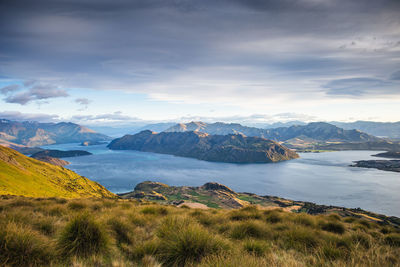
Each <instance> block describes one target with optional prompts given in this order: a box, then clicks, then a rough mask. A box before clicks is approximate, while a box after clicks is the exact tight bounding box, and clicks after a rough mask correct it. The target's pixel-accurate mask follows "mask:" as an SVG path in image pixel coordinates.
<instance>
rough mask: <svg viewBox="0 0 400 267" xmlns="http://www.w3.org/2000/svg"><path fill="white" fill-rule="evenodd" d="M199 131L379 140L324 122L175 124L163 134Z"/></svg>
mask: <svg viewBox="0 0 400 267" xmlns="http://www.w3.org/2000/svg"><path fill="white" fill-rule="evenodd" d="M185 131H199V132H203V133H208V134H221V135H227V134H244V135H246V136H256V137H262V138H266V139H271V140H275V141H282V142H284V141H288V140H290V139H294V138H298V139H311V140H314V141H330V142H366V141H377V140H379V138H377V137H374V136H372V135H369V134H366V133H363V132H360V131H358V130H344V129H342V128H339V127H336V126H334V125H332V124H329V123H325V122H313V123H309V124H307V125H293V126H290V127H279V128H273V129H260V128H255V127H247V126H243V125H240V124H237V123H229V124H227V123H222V122H216V123H211V124H208V123H204V122H190V123H187V124H183V123H181V124H177V125H175V126H173V127H170V128H168V129H167V130H165V132H185Z"/></svg>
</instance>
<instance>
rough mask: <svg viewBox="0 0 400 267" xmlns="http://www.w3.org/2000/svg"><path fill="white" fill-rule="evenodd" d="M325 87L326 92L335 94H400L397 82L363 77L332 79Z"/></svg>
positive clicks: (356, 95) (352, 95) (358, 95)
mask: <svg viewBox="0 0 400 267" xmlns="http://www.w3.org/2000/svg"><path fill="white" fill-rule="evenodd" d="M325 88H327V89H328V91H327V92H326V93H327V94H329V95H337V96H351V97H363V96H370V95H375V96H385V95H399V94H400V90H399V87H398V84H393V83H391V82H389V81H385V80H381V79H375V78H364V77H359V78H351V79H338V80H333V81H330V82H328V83H327V84H326V85H325Z"/></svg>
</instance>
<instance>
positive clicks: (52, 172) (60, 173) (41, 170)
mask: <svg viewBox="0 0 400 267" xmlns="http://www.w3.org/2000/svg"><path fill="white" fill-rule="evenodd" d="M0 195H22V196H29V197H64V198H78V197H115V195H114V194H113V193H111V192H109V191H108V190H107V189H105V188H104V187H103V186H102V185H100V184H98V183H96V182H93V181H91V180H89V179H87V178H85V177H83V176H80V175H78V174H76V173H75V172H73V171H70V170H68V169H65V168H63V167H60V166H54V165H51V164H48V163H45V162H42V161H39V160H36V159H33V158H29V157H26V156H24V155H22V154H20V153H19V152H17V151H15V150H12V149H10V148H7V147H3V146H0Z"/></svg>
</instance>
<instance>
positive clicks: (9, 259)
mask: <svg viewBox="0 0 400 267" xmlns="http://www.w3.org/2000/svg"><path fill="white" fill-rule="evenodd" d="M48 244H49V241H48V240H47V239H45V238H44V237H43V236H41V235H39V234H37V233H35V232H33V231H32V230H30V229H28V228H25V227H21V226H19V225H17V224H15V223H9V224H7V225H6V226H2V227H0V265H1V266H45V265H47V264H48V263H49V262H50V260H51V259H52V258H53V256H54V254H53V253H52V250H51V249H50V247H49V246H48Z"/></svg>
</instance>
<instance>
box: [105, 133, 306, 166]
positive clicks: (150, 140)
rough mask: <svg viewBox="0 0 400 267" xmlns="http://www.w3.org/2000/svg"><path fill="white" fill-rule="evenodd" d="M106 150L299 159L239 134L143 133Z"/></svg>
mask: <svg viewBox="0 0 400 267" xmlns="http://www.w3.org/2000/svg"><path fill="white" fill-rule="evenodd" d="M108 147H109V148H110V149H115V150H138V151H145V152H155V153H162V154H170V155H175V156H182V157H191V158H196V159H201V160H207V161H215V162H231V163H265V162H277V161H282V160H289V159H293V158H297V157H298V155H297V154H296V152H294V151H292V150H290V149H288V148H286V147H284V146H282V145H280V144H278V143H276V142H274V141H271V140H267V139H264V138H260V137H245V136H243V135H239V134H236V135H234V134H229V135H210V134H207V133H201V132H194V131H190V132H162V133H159V134H157V133H155V132H152V131H149V130H146V131H142V132H140V133H138V134H135V135H125V136H123V137H121V138H117V139H115V140H113V141H112V142H111V143H110V144H109V145H108Z"/></svg>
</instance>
